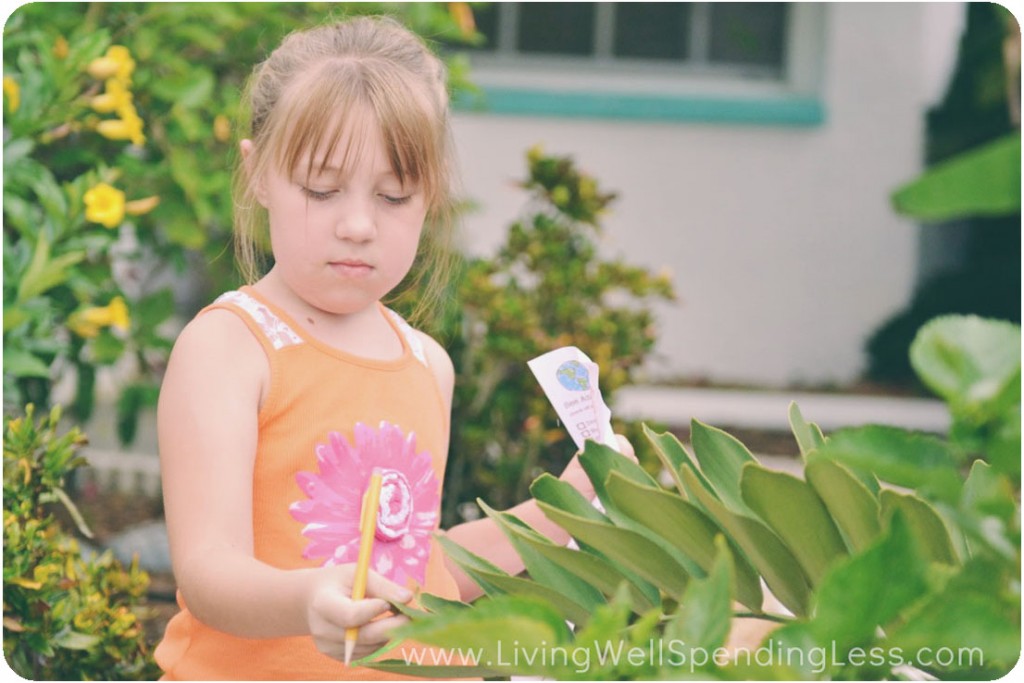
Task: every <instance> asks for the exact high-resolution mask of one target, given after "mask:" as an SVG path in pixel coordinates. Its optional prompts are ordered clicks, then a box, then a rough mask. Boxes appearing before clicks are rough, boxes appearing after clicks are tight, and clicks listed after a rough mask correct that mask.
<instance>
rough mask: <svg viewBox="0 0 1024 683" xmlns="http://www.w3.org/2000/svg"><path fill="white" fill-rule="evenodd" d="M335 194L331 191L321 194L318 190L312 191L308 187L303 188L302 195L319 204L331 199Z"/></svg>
mask: <svg viewBox="0 0 1024 683" xmlns="http://www.w3.org/2000/svg"><path fill="white" fill-rule="evenodd" d="M300 187H302V186H300ZM334 193H335V190H330V191H328V192H319V191H317V190H311V189H310V188H308V187H302V194H304V195H306V196H307V197H308V198H310V199H312V200H313V201H317V202H322V201H326V200H328V199H330V198H331V196H332V195H333V194H334Z"/></svg>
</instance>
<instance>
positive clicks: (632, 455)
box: [615, 434, 636, 462]
mask: <svg viewBox="0 0 1024 683" xmlns="http://www.w3.org/2000/svg"><path fill="white" fill-rule="evenodd" d="M615 438H616V439H618V441H619V452H620V453H622V454H623V455H624V456H626V457H627V458H629V459H630V460H632V461H634V462H635V461H636V451H634V450H633V444H631V443H630V442H629V439H627V438H626V437H624V436H623V435H622V434H616V435H615Z"/></svg>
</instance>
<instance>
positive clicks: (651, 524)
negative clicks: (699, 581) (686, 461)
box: [608, 472, 764, 612]
mask: <svg viewBox="0 0 1024 683" xmlns="http://www.w3.org/2000/svg"><path fill="white" fill-rule="evenodd" d="M608 494H609V496H610V497H611V500H612V502H613V503H614V504H615V506H616V507H617V508H618V509H620V510H622V511H623V512H624V513H625V514H627V515H629V516H630V517H632V518H633V519H634V520H636V521H637V522H639V523H640V524H643V525H644V526H646V527H648V528H649V529H650V530H651V531H653V532H654V533H655V534H657V535H658V537H660V538H661V539H663V540H664V541H666V542H667V543H669V544H671V545H672V546H674V547H675V548H678V549H679V550H680V551H682V552H683V553H684V554H685V555H686V556H687V557H689V558H690V559H691V560H692V561H693V562H694V563H695V564H696V565H697V566H698V567H699V568H700V569H701V571H702V572H704V573H707V572H709V571H711V569H712V566H713V565H714V562H715V559H716V556H717V553H718V548H717V547H716V544H715V537H716V536H718V535H720V533H721V532H720V531H719V529H718V527H717V526H716V525H715V523H714V522H712V521H711V520H710V519H708V517H707V516H706V515H705V514H704V513H703V512H702V511H701V510H700V508H698V507H696V506H695V505H693V504H691V503H689V502H687V501H685V500H683V499H682V498H680V497H679V496H676V495H673V494H671V493H668V492H666V491H662V490H661V489H660V488H652V487H650V486H642V485H640V484H638V483H636V482H633V481H629V480H627V479H626V478H625V477H623V476H622V475H621V474H619V473H617V472H613V473H612V474H611V476H610V477H609V478H608ZM735 576H736V595H737V599H738V600H739V601H740V602H742V603H743V604H744V605H746V606H747V607H749V608H750V609H752V610H754V611H755V612H759V611H761V606H762V604H763V603H764V594H763V593H762V592H761V580H760V577H759V576H758V575H757V573H756V572H755V571H754V569H753V568H752V567H751V566H750V564H749V563H748V562H747V561H746V559H745V558H743V557H742V556H740V557H739V558H737V561H736V572H735Z"/></svg>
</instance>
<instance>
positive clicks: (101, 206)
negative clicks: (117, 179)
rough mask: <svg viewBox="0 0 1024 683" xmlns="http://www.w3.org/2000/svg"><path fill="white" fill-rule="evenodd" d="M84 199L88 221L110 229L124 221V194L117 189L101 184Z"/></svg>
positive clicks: (88, 192)
mask: <svg viewBox="0 0 1024 683" xmlns="http://www.w3.org/2000/svg"><path fill="white" fill-rule="evenodd" d="M104 123H106V121H104ZM83 199H84V200H85V219H86V220H88V221H92V222H93V223H99V224H100V225H103V226H105V227H108V228H116V227H117V226H119V225H120V224H121V221H122V220H124V192H121V190H118V189H117V188H116V187H111V186H110V185H107V184H106V183H100V184H99V185H96V186H94V187H92V188H90V189H89V190H88V191H87V192H86V193H85V197H84V198H83Z"/></svg>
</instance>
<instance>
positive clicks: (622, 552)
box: [537, 501, 688, 600]
mask: <svg viewBox="0 0 1024 683" xmlns="http://www.w3.org/2000/svg"><path fill="white" fill-rule="evenodd" d="M537 505H538V506H539V507H540V509H541V511H542V512H543V513H544V514H545V515H546V516H547V517H548V519H550V520H551V521H553V522H554V523H555V524H557V525H558V526H560V527H562V528H563V529H565V530H566V531H568V532H569V533H570V534H572V536H573V537H574V538H576V539H578V540H579V541H580V543H586V544H587V545H589V546H591V547H593V548H596V549H597V550H598V551H599V552H601V553H602V554H604V555H606V556H607V557H609V558H610V559H612V560H614V561H615V562H618V563H620V564H622V565H623V566H625V567H627V568H628V569H630V570H631V571H634V572H636V573H637V574H638V575H640V576H641V577H642V578H644V579H645V580H647V581H650V582H651V583H653V584H654V585H656V586H658V587H659V588H661V589H662V590H663V591H665V593H667V594H668V595H669V596H670V597H672V598H674V599H677V600H678V599H679V598H680V597H682V595H683V591H685V590H686V583H687V579H688V576H687V575H686V572H685V570H684V568H683V567H682V566H681V565H680V564H679V563H678V562H677V561H676V560H675V558H673V557H672V556H671V555H670V554H668V553H667V552H666V551H665V550H663V549H662V548H660V547H659V546H658V545H657V544H655V543H654V542H653V541H651V540H650V539H648V538H647V537H646V536H644V535H642V534H640V533H637V532H635V531H631V530H629V529H620V528H619V527H616V526H613V525H611V524H608V523H604V522H594V521H591V520H588V519H584V518H582V517H577V516H576V515H572V514H569V513H567V512H565V511H563V510H560V509H558V508H555V507H552V506H551V505H548V504H547V503H543V502H540V501H538V502H537Z"/></svg>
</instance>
